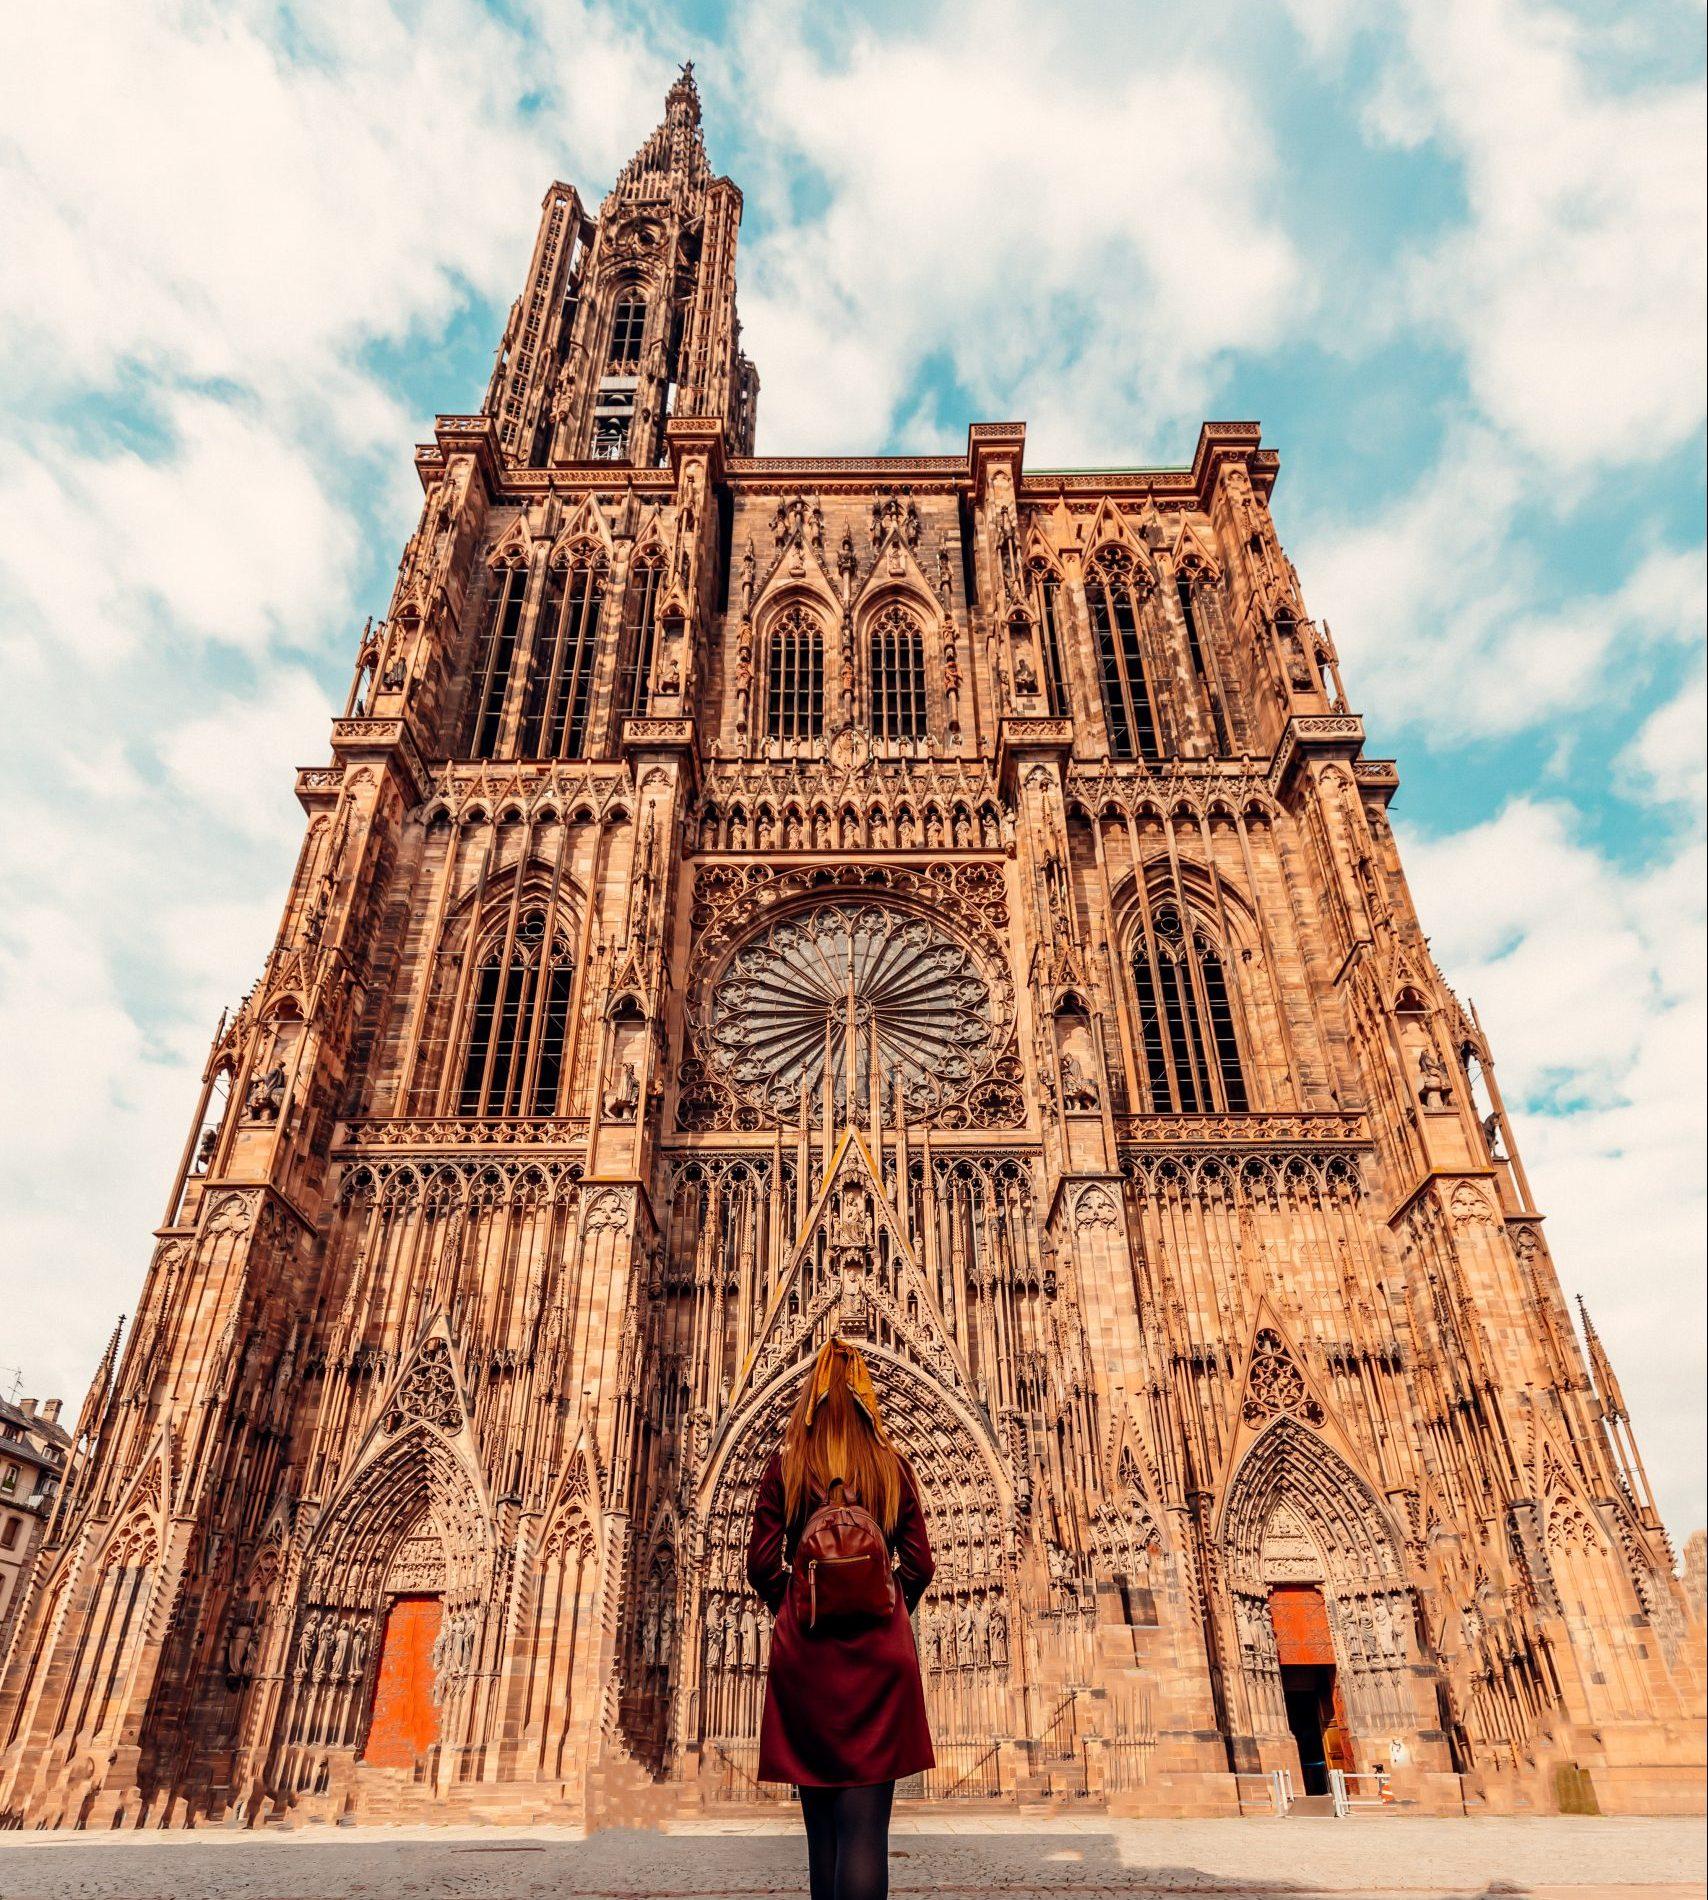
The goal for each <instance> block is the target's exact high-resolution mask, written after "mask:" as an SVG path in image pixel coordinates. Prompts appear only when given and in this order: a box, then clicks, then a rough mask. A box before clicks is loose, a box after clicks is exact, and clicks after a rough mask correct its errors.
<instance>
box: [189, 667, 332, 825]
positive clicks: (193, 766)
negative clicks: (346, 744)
mask: <svg viewBox="0 0 1708 1900" xmlns="http://www.w3.org/2000/svg"><path fill="white" fill-rule="evenodd" d="M327 714H328V707H327V703H326V693H325V690H324V688H323V687H322V686H321V685H320V683H319V682H318V681H317V680H315V679H314V678H312V677H311V676H310V675H309V674H307V673H303V672H295V671H293V672H286V673H279V674H275V675H274V676H273V677H271V678H269V679H266V680H263V681H262V682H261V683H260V684H259V685H258V686H257V687H256V688H255V689H254V690H253V691H252V692H248V693H245V694H243V695H241V696H232V697H228V698H227V699H225V700H224V701H223V702H221V703H220V704H219V705H217V706H215V707H214V708H213V709H212V710H211V711H209V712H206V713H201V714H198V715H197V716H196V717H195V718H193V719H189V720H186V721H185V723H184V724H183V725H181V726H179V727H177V728H176V729H175V730H174V731H172V732H170V733H168V734H166V736H165V737H164V738H163V739H162V740H161V743H160V754H161V758H162V760H163V762H164V763H165V766H166V769H167V772H168V774H169V775H170V777H171V779H172V781H173V783H174V784H175V785H176V786H177V787H178V788H179V790H180V791H182V792H184V793H185V794H187V795H188V796H189V797H190V798H191V799H193V800H195V801H197V802H198V803H199V804H200V805H202V806H203V807H205V809H206V811H207V813H208V815H209V816H210V817H212V818H215V819H217V820H218V822H220V823H222V824H225V825H229V826H231V827H232V828H233V829H234V830H237V831H240V832H245V833H247V834H249V835H250V836H252V837H259V838H271V839H275V840H278V841H280V842H287V841H290V840H292V839H295V838H297V837H299V836H300V835H301V832H302V823H303V819H302V812H301V809H300V808H299V807H298V805H297V802H296V800H295V799H294V798H293V797H292V796H291V785H292V780H293V777H294V772H295V768H296V767H297V766H299V765H303V764H307V763H310V762H312V761H315V760H318V759H320V758H322V757H323V756H324V755H325V751H326V727H327Z"/></svg>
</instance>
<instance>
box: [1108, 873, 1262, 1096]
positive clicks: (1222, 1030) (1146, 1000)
mask: <svg viewBox="0 0 1708 1900" xmlns="http://www.w3.org/2000/svg"><path fill="white" fill-rule="evenodd" d="M1133 987H1134V988H1135V989H1136V990H1137V992H1138V1000H1139V1040H1140V1044H1141V1048H1142V1053H1143V1059H1144V1065H1145V1080H1146V1082H1147V1084H1148V1086H1149V1089H1150V1101H1151V1107H1152V1109H1153V1110H1154V1111H1156V1112H1157V1113H1160V1114H1185V1115H1206V1114H1211V1113H1213V1112H1215V1111H1217V1110H1222V1111H1226V1112H1228V1113H1230V1114H1236V1115H1237V1114H1243V1113H1244V1112H1245V1110H1246V1107H1247V1097H1246V1088H1245V1073H1244V1070H1243V1069H1242V1068H1241V1066H1240V1053H1239V1038H1238V1037H1237V1035H1236V1034H1235V1033H1234V1017H1233V1005H1232V1002H1231V999H1230V997H1229V994H1228V983H1227V975H1226V972H1225V971H1224V969H1223V965H1222V954H1221V951H1220V950H1219V949H1218V948H1217V946H1216V944H1215V943H1214V942H1213V941H1212V939H1211V938H1210V937H1209V935H1208V934H1207V933H1206V932H1205V931H1204V930H1203V929H1202V928H1200V927H1198V926H1196V925H1194V926H1193V927H1192V928H1191V929H1187V928H1186V927H1185V926H1184V925H1183V924H1182V922H1181V915H1180V911H1179V908H1178V907H1177V906H1176V905H1175V904H1173V903H1172V902H1165V903H1161V904H1158V905H1157V906H1156V908H1155V909H1154V910H1153V911H1152V912H1151V918H1150V929H1149V930H1148V931H1144V930H1141V931H1140V933H1139V939H1138V942H1137V943H1136V944H1135V945H1134V948H1133Z"/></svg>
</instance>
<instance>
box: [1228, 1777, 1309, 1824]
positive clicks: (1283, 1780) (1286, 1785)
mask: <svg viewBox="0 0 1708 1900" xmlns="http://www.w3.org/2000/svg"><path fill="white" fill-rule="evenodd" d="M1254 1784H1255V1786H1254ZM1258 1787H1260V1788H1262V1790H1263V1794H1262V1796H1261V1805H1262V1806H1264V1807H1267V1808H1268V1810H1269V1812H1270V1813H1271V1814H1274V1815H1283V1814H1285V1813H1286V1812H1287V1811H1288V1809H1289V1808H1291V1807H1292V1805H1293V1803H1294V1801H1295V1800H1296V1799H1297V1798H1298V1797H1297V1792H1296V1790H1295V1789H1294V1787H1293V1774H1292V1770H1291V1769H1288V1768H1270V1769H1266V1770H1265V1771H1263V1772H1262V1773H1260V1774H1236V1775H1235V1776H1234V1789H1235V1792H1236V1793H1237V1794H1238V1796H1239V1805H1240V1812H1241V1813H1242V1814H1245V1813H1249V1812H1250V1810H1249V1809H1248V1808H1247V1806H1246V1802H1247V1790H1248V1789H1251V1790H1252V1792H1253V1793H1255V1790H1256V1788H1258Z"/></svg>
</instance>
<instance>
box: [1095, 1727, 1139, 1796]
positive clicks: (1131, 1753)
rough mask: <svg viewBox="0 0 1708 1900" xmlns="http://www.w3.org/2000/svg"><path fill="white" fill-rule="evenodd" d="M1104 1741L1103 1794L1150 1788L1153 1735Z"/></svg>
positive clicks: (1122, 1737) (1119, 1736) (1113, 1736)
mask: <svg viewBox="0 0 1708 1900" xmlns="http://www.w3.org/2000/svg"><path fill="white" fill-rule="evenodd" d="M1102 1740H1103V1792H1104V1793H1105V1794H1123V1793H1125V1792H1126V1791H1127V1790H1128V1789H1131V1788H1143V1787H1146V1786H1148V1785H1149V1782H1150V1772H1151V1756H1152V1755H1153V1754H1154V1753H1155V1752H1156V1736H1155V1735H1154V1734H1148V1733H1145V1734H1139V1735H1106V1736H1104V1737H1103V1738H1102ZM1089 1741H1090V1738H1089V1737H1088V1738H1087V1748H1086V1755H1087V1758H1088V1761H1087V1780H1088V1782H1089V1778H1090V1776H1089V1756H1090V1747H1089Z"/></svg>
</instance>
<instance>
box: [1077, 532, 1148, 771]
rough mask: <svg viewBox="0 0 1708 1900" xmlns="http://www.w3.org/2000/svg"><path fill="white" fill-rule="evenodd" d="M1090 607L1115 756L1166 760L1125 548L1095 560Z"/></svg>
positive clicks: (1088, 589) (1088, 582)
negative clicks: (1164, 758)
mask: <svg viewBox="0 0 1708 1900" xmlns="http://www.w3.org/2000/svg"><path fill="white" fill-rule="evenodd" d="M1085 603H1086V607H1087V609H1088V610H1089V612H1090V615H1091V632H1092V638H1093V640H1094V641H1095V643H1096V647H1097V678H1098V684H1099V686H1100V688H1101V689H1102V694H1103V716H1104V718H1105V720H1106V721H1107V723H1108V728H1109V752H1110V756H1111V757H1112V758H1117V759H1144V760H1147V761H1149V762H1150V763H1152V764H1155V763H1156V762H1157V761H1158V760H1160V759H1161V757H1162V748H1161V745H1160V743H1159V741H1158V738H1157V718H1156V700H1155V697H1154V695H1153V694H1152V691H1151V683H1150V675H1149V674H1148V672H1147V671H1146V667H1145V655H1144V642H1143V639H1142V637H1141V635H1140V632H1139V605H1140V593H1139V581H1138V576H1137V574H1136V572H1135V569H1134V564H1133V557H1132V555H1131V554H1130V553H1128V551H1127V550H1126V549H1125V548H1117V547H1106V548H1104V549H1103V550H1102V551H1101V552H1100V553H1098V554H1097V555H1096V556H1095V557H1094V558H1093V560H1092V562H1091V565H1090V566H1089V568H1087V570H1086V575H1085Z"/></svg>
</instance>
